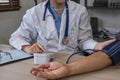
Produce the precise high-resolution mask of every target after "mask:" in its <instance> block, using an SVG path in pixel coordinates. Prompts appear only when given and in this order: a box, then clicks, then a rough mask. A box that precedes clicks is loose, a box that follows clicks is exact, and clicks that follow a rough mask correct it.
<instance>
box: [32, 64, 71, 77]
mask: <svg viewBox="0 0 120 80" xmlns="http://www.w3.org/2000/svg"><path fill="white" fill-rule="evenodd" d="M30 73H31V74H32V75H34V76H36V77H40V78H47V79H58V78H61V77H66V76H68V75H69V74H70V72H69V67H68V66H67V64H62V63H59V62H51V63H48V64H43V65H39V66H38V67H37V68H32V69H31V70H30Z"/></svg>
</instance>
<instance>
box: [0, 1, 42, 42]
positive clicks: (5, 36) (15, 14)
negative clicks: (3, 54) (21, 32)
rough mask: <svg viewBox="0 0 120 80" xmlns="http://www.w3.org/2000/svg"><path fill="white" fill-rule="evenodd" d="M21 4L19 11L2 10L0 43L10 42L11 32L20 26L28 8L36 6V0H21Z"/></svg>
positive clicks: (0, 13)
mask: <svg viewBox="0 0 120 80" xmlns="http://www.w3.org/2000/svg"><path fill="white" fill-rule="evenodd" d="M39 1H40V0H39ZM20 5H21V7H22V8H21V9H20V10H19V11H9V12H0V44H8V43H9V37H10V35H11V33H13V31H15V30H16V29H17V28H18V27H19V25H20V22H21V20H22V17H23V15H24V14H25V12H26V10H27V9H29V8H31V7H32V6H34V0H20Z"/></svg>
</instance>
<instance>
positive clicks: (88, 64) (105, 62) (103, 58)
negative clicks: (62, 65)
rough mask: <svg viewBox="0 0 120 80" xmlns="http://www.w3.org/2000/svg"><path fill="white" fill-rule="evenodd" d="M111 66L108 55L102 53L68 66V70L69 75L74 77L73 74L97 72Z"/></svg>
mask: <svg viewBox="0 0 120 80" xmlns="http://www.w3.org/2000/svg"><path fill="white" fill-rule="evenodd" d="M111 64H112V61H111V59H110V58H109V56H108V55H106V54H105V53H103V52H97V53H94V54H92V55H90V56H88V57H85V58H83V59H81V60H79V61H76V62H73V63H71V64H68V67H69V70H70V74H69V75H75V74H81V73H85V72H91V71H95V70H99V69H102V68H105V67H107V66H109V65H111ZM76 65H77V66H76Z"/></svg>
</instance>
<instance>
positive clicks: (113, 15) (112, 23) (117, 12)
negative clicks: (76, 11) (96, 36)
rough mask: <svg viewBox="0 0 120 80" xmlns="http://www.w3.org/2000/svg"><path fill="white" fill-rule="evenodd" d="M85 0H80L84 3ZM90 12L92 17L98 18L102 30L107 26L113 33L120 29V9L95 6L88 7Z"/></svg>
mask: <svg viewBox="0 0 120 80" xmlns="http://www.w3.org/2000/svg"><path fill="white" fill-rule="evenodd" d="M84 1H85V0H80V2H81V4H82V5H85V4H84ZM91 1H94V0H91ZM89 3H91V2H89ZM88 13H89V16H90V17H97V18H98V21H99V29H100V30H101V29H103V28H105V29H107V30H109V31H111V32H113V33H114V32H119V31H120V9H108V8H106V9H104V8H101V9H100V8H94V9H88Z"/></svg>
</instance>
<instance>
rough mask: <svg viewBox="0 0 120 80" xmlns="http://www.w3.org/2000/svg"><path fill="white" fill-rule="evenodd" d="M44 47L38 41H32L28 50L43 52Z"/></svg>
mask: <svg viewBox="0 0 120 80" xmlns="http://www.w3.org/2000/svg"><path fill="white" fill-rule="evenodd" d="M45 51H46V50H45V48H44V47H43V46H42V45H41V44H39V43H34V44H33V45H32V46H31V47H30V48H29V52H30V53H41V52H45Z"/></svg>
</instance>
